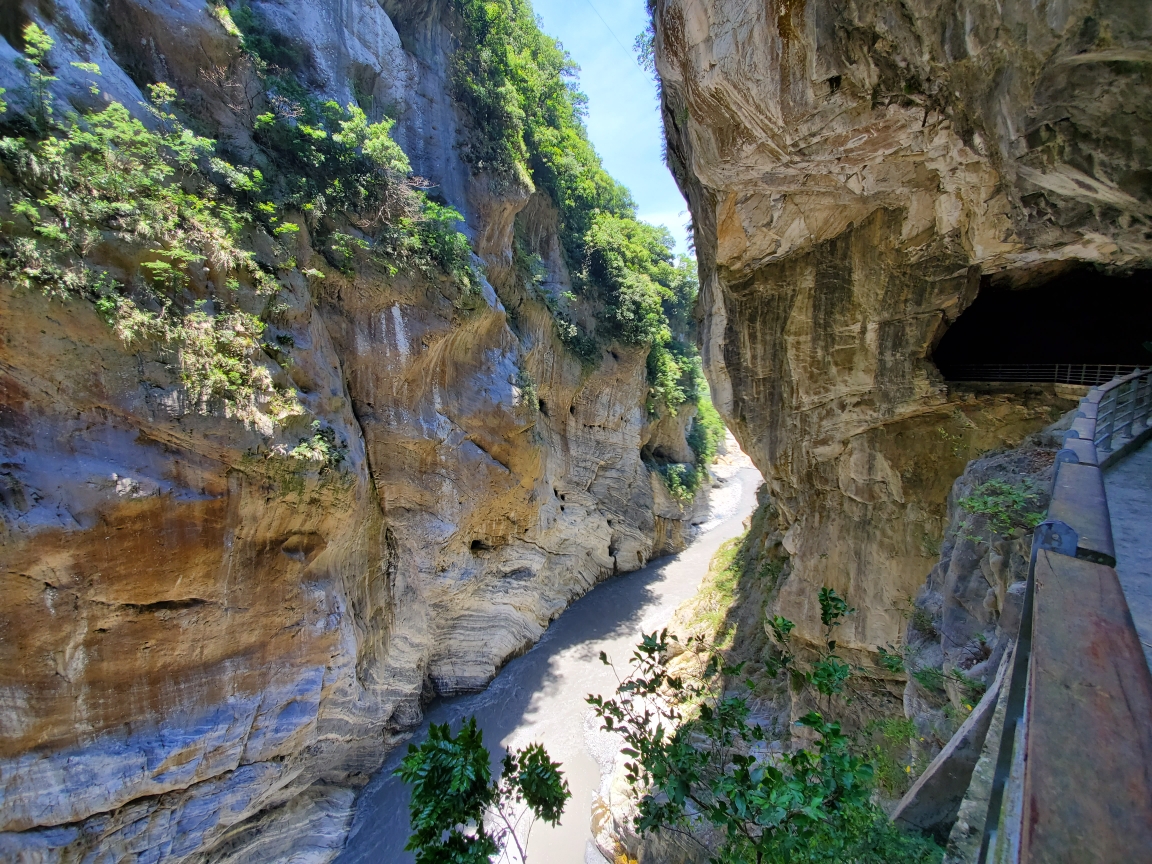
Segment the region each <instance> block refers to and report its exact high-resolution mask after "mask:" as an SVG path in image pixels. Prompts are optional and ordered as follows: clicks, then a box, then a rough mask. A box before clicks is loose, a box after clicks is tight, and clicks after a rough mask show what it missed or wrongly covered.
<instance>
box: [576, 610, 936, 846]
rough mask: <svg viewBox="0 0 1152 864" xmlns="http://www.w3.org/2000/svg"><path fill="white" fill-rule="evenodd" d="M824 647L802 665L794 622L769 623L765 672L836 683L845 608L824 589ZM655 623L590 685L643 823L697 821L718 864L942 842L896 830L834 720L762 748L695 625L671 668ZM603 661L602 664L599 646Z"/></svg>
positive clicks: (864, 765)
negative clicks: (622, 660)
mask: <svg viewBox="0 0 1152 864" xmlns="http://www.w3.org/2000/svg"><path fill="white" fill-rule="evenodd" d="M819 601H820V608H821V620H822V621H823V623H824V625H825V628H826V635H827V637H828V639H827V643H826V644H827V650H826V651H825V652H823V653H822V654H821V655H820V656H819V657H818V658H817V659H816V660H815V661H814V662H811V663H807V664H801V663H799V662H798V661H797V660H796V658H795V657H794V656H793V655H792V654H791V652H790V651H789V650H788V647H787V644H788V639H789V634H790V633H791V631H792V622H790V621H787V620H786V619H784V618H781V617H779V616H777V617H776V618H774V619H773V620H772V621H771V622H769V626H770V629H771V630H772V632H773V633H774V635H775V637H776V639H777V643H778V650H777V653H776V656H775V658H774V666H775V669H774V670H773V669H769V674H770V675H774V674H778V672H779V671H780V670H782V669H784V668H788V669H789V670H790V671H791V672H792V678H793V681H794V684H795V685H796V686H800V687H804V686H811V687H813V688H814V689H816V690H817V691H818V692H820V693H821V694H824V695H825V696H831V695H833V694H835V693H838V692H840V691H841V690H842V689H843V686H844V681H845V679H846V678H847V676H848V674H850V672H851V669H850V667H849V666H848V665H847V664H846V663H844V662H843V661H842V660H840V659H839V658H838V657H837V656H836V653H835V650H836V643H835V641H834V640H833V639H832V638H831V634H832V632H833V630H834V629H835V627H836V625H837V624H838V623H839V621H840V619H842V618H843V617H844V616H845V615H846V614H848V613H849V612H850V611H851V610H849V609H848V606H847V604H846V603H845V602H844V601H843V599H842V598H840V597H839V596H837V595H836V593H835V592H834V591H830V590H828V589H823V590H822V591H821V592H820V596H819ZM673 641H677V640H676V637H675V636H670V635H669V634H668V632H667V631H666V630H665V631H664V632H662V633H653V634H650V635H645V636H644V638H643V641H642V642H641V643H640V644H639V645H638V646H637V648H636V651H635V652H634V653H633V655H632V663H631V670H630V672H629V673H628V674H627V675H626V676H624V677H623V679H622V680H621V683H620V685H619V687H618V688H617V690H616V693H615V695H614V696H611V697H608V698H605V697H602V696H589V697H588V702H589V703H590V704H591V705H592V707H593V710H594V711H595V712H596V714H597V716H599V717H600V719H601V721H602V724H603V728H604V729H605V730H608V731H611V732H615V733H617V734H619V735H620V736H621V737H622V738H623V740H624V744H625V746H624V749H623V751H622V752H623V754H624V755H625V756H626V757H628V759H629V761H628V762H627V763H625V771H626V779H627V780H628V782H629V783H630V784H631V786H632V787H633V789H634V790H635V792H636V795H637V797H638V799H639V800H638V816H637V819H636V828H637V830H638V831H640V832H641V833H645V832H658V831H676V832H678V833H681V834H687V835H688V836H690V837H691V836H693V834H694V832H695V833H699V829H700V827H701V823H702V822H703V823H707V824H710V825H711V826H712V827H713V828H714V829H717V830H718V831H719V832H720V834H721V836H722V838H723V839H722V841H721V843H720V846H719V848H710V849H708V851H709V852H710V853H711V854H712V855H713V858H712V860H713V861H715V862H719V864H748V862H756V864H768V862H771V864H801V862H808V864H844V862H860V864H864V862H868V864H898V862H907V864H929V862H938V861H939V860H940V856H941V852H942V850H940V849H939V847H937V846H936V845H935V844H934V843H932V842H931V841H930V840H926V839H923V838H920V837H916V836H911V835H908V834H905V833H903V832H901V831H900V830H899V829H898V828H897V827H896V826H895V825H894V824H893V823H892V822H891V821H890V820H889V819H888V817H887V816H886V815H885V814H884V812H883V811H882V810H881V809H880V808H879V807H877V806H876V805H875V804H873V803H872V790H873V787H874V784H875V775H876V771H875V768H874V766H873V765H872V763H871V762H870V761H869V760H868V759H867V758H865V757H863V756H861V755H859V754H857V753H855V752H853V747H852V745H851V741H850V739H849V738H848V737H847V736H846V735H844V734H843V733H842V732H841V728H840V725H839V723H837V722H835V721H830V720H828V719H826V718H825V717H823V716H822V715H821V714H819V713H818V712H815V711H812V712H809V713H808V714H806V715H805V716H804V717H802V718H800V720H799V722H798V725H800V726H803V727H806V728H807V729H809V730H811V733H814V735H815V740H814V743H813V745H812V746H811V747H806V748H799V749H796V750H794V751H792V752H788V751H786V750H782V751H779V752H775V753H774V752H772V750H771V749H769V748H768V746H767V745H768V743H769V742H770V741H771V740H772V734H771V732H769V731H768V730H765V729H764V728H763V727H761V726H760V725H758V724H756V723H752V722H749V716H750V714H751V709H750V706H749V704H748V700H747V699H746V698H744V697H743V696H740V695H735V694H733V693H732V691H731V690H729V689H728V685H727V683H726V679H727V678H729V677H734V676H737V675H739V674H740V672H741V669H742V667H743V665H744V664H738V665H735V666H728V665H726V664H725V660H724V658H723V656H722V655H721V654H720V652H718V651H717V650H716V649H715V648H714V647H713V646H711V645H710V644H708V642H707V640H706V639H705V637H704V636H696V637H693V638H691V639H690V640H689V641H688V643H687V644H686V645H685V646H684V650H682V651H681V652H679V654H678V658H677V660H676V668H675V671H673V669H672V668H671V667H670V659H671V656H672V652H671V651H670V648H671V642H673ZM601 660H602V662H604V663H606V664H609V665H611V663H610V661H609V659H608V658H607V656H605V655H604V654H601Z"/></svg>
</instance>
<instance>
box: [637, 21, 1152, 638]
mask: <svg viewBox="0 0 1152 864" xmlns="http://www.w3.org/2000/svg"><path fill="white" fill-rule="evenodd" d="M654 21H655V34H656V39H655V57H656V65H657V68H658V72H659V76H660V79H661V81H662V85H663V106H664V118H665V128H666V131H667V137H668V152H669V161H670V164H671V166H672V168H673V170H674V172H675V173H676V175H677V177H678V179H679V181H680V183H681V187H682V189H683V190H684V192H685V195H686V197H687V199H688V201H689V204H690V207H691V210H692V214H693V222H694V226H695V232H696V249H697V254H698V256H699V261H700V272H701V295H700V296H701V299H700V310H699V314H700V315H701V318H702V350H703V354H704V359H705V368H706V371H707V374H708V377H709V381H710V383H711V385H712V390H713V394H714V396H715V399H716V402H717V406H718V408H719V409H720V411H721V413H722V415H723V416H724V417H725V419H726V421H727V422H728V423H729V425H730V427H731V428H732V430H733V431H734V432H735V434H736V436H737V438H738V439H739V440H740V443H741V445H742V446H743V447H744V449H745V450H746V451H747V452H748V454H749V455H750V456H751V457H752V459H753V460H754V461H755V463H756V465H757V467H758V468H760V470H761V471H762V472H763V474H764V476H765V478H766V480H767V482H768V484H769V486H770V487H771V490H772V495H773V498H774V500H775V501H776V502H777V504H778V506H779V508H780V512H781V515H782V527H783V528H785V529H787V533H786V536H785V539H784V545H785V547H786V548H787V550H788V552H789V553H790V554H791V555H792V571H791V576H790V578H789V579H788V580H787V581H786V582H785V583H784V584H783V585H782V587H781V591H780V597H779V600H778V603H777V611H779V612H780V614H783V615H785V616H786V617H788V618H791V619H793V620H795V621H796V622H797V624H798V629H797V636H799V637H800V638H805V637H806V638H808V639H810V640H813V641H815V640H817V639H818V638H819V632H820V628H819V620H818V612H819V610H818V608H817V607H816V603H815V602H814V600H813V598H814V597H815V594H816V589H817V588H818V587H820V586H821V585H828V586H830V587H832V588H835V589H836V590H837V591H838V592H840V593H841V594H842V595H843V596H846V597H848V598H849V600H850V601H851V603H852V604H853V605H854V606H856V607H857V608H858V609H859V614H858V615H856V616H854V617H853V619H852V620H851V621H850V622H849V623H848V624H847V625H846V626H845V627H844V628H843V632H841V633H840V639H841V645H842V646H844V647H845V648H849V649H856V650H859V651H868V650H874V647H875V646H877V645H884V644H886V643H888V642H892V643H896V642H897V641H898V640H899V639H900V637H901V634H902V631H903V629H904V622H903V619H902V617H901V614H900V612H899V611H898V610H899V609H900V607H901V606H902V605H903V606H906V605H907V603H908V602H909V601H910V600H911V599H912V598H913V597H914V596H915V594H916V593H917V590H918V589H919V587H920V585H921V584H922V583H923V580H924V574H925V573H927V572H928V571H929V570H930V569H931V568H932V566H933V563H934V559H935V550H936V548H937V546H938V543H939V541H940V539H941V537H942V536H943V533H944V527H945V519H946V514H945V501H946V498H947V495H948V490H949V487H950V485H951V482H952V480H953V479H954V478H955V477H957V476H958V475H959V474H960V473H961V471H962V470H963V468H964V465H965V464H966V463H967V461H968V460H969V459H971V458H973V457H975V456H976V455H978V454H979V453H981V452H984V451H986V450H988V449H991V448H995V447H1000V446H1004V445H1013V444H1016V443H1018V442H1019V441H1020V440H1021V439H1023V437H1024V436H1025V435H1026V434H1028V433H1030V432H1032V431H1035V430H1036V429H1039V428H1042V427H1043V426H1045V425H1047V424H1048V423H1050V422H1051V421H1052V420H1053V419H1055V417H1056V416H1058V415H1059V414H1060V413H1063V411H1064V410H1067V409H1068V408H1070V407H1071V406H1072V402H1071V400H1070V399H1065V398H1063V397H1062V396H1060V395H1059V394H1053V393H1051V392H1049V393H1047V394H1045V393H1042V392H1040V391H1038V390H1033V391H1028V392H1008V391H1000V392H996V391H995V390H993V391H992V392H982V391H977V390H960V389H957V388H956V387H953V386H950V385H949V384H948V383H946V382H945V381H944V380H943V379H942V377H941V375H940V374H939V372H938V371H937V369H936V367H935V366H934V365H933V363H932V360H931V352H932V348H933V346H934V344H936V343H937V342H938V340H939V339H940V338H941V336H942V335H943V333H944V332H945V330H946V329H947V328H948V326H949V325H950V323H951V322H953V321H954V320H955V319H956V318H957V316H958V315H959V314H960V313H961V312H962V311H963V310H964V309H965V307H966V306H967V305H968V304H970V303H971V302H972V300H973V299H974V298H975V296H976V294H977V292H979V291H991V290H998V289H999V290H1005V289H1006V288H1008V287H1019V286H1024V285H1030V286H1036V285H1038V284H1041V283H1042V282H1043V280H1044V279H1046V278H1049V277H1050V276H1051V275H1052V274H1053V273H1057V272H1062V271H1064V270H1066V269H1068V268H1070V267H1073V266H1076V265H1083V264H1092V265H1096V266H1100V267H1104V268H1108V269H1110V270H1112V271H1114V272H1123V271H1124V270H1125V268H1130V267H1137V266H1147V263H1148V262H1149V261H1150V260H1152V233H1150V232H1149V230H1148V217H1149V214H1150V213H1152V187H1149V185H1148V182H1147V177H1148V174H1147V169H1148V165H1149V164H1152V145H1150V143H1149V142H1150V140H1152V139H1150V138H1149V136H1148V130H1149V129H1150V128H1152V113H1150V110H1152V109H1150V108H1149V106H1150V105H1152V100H1150V99H1149V95H1150V94H1149V89H1148V86H1149V85H1148V79H1147V75H1146V68H1147V67H1146V64H1147V60H1148V58H1149V57H1150V56H1152V54H1149V49H1150V46H1152V17H1150V14H1149V10H1148V8H1147V5H1146V4H1143V3H1139V2H1125V0H1117V2H1108V3H1097V2H1087V0H1083V2H1071V3H1062V4H1054V3H1040V4H1029V3H1007V4H1004V3H992V2H987V0H960V2H955V3H938V2H927V0H918V2H912V3H904V4H901V5H899V6H893V5H892V4H889V3H880V2H868V0H865V2H856V3H851V4H843V3H836V2H825V0H808V2H791V0H788V2H785V0H774V2H770V3H752V2H748V0H716V2H703V0H656V3H655V8H654ZM1038 294H1039V295H1040V296H1042V292H1038ZM1090 302H1097V303H1099V302H1107V298H1093V299H1092V300H1091V301H1090Z"/></svg>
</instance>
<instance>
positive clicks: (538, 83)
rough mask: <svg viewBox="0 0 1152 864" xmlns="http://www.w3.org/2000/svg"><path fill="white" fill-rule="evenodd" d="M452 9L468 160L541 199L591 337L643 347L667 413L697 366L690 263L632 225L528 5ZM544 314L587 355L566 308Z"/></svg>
mask: <svg viewBox="0 0 1152 864" xmlns="http://www.w3.org/2000/svg"><path fill="white" fill-rule="evenodd" d="M454 8H455V10H456V13H457V15H458V17H459V21H460V26H459V27H458V32H459V37H460V42H461V44H460V48H459V50H458V51H456V53H455V55H454V57H453V64H454V66H453V87H454V94H455V96H456V99H457V100H458V101H459V102H460V104H461V105H462V106H463V107H464V109H465V112H466V115H467V117H468V122H469V129H468V134H467V135H466V137H465V139H464V141H463V142H462V149H463V152H464V155H465V158H467V159H468V160H469V161H470V162H471V163H472V165H473V167H474V168H475V169H476V171H477V172H480V171H484V172H487V173H488V174H489V175H490V176H492V177H494V178H496V180H497V182H498V183H518V184H521V185H525V186H531V185H535V186H536V187H537V188H539V189H541V190H543V191H544V192H546V193H547V194H548V196H549V197H550V198H551V199H552V201H553V203H554V204H555V205H556V208H557V210H558V211H559V214H560V243H561V248H562V250H563V254H564V258H565V260H566V263H567V265H568V269H569V271H570V272H571V273H572V277H573V282H574V287H575V292H576V297H577V298H578V299H582V300H585V301H587V302H589V303H590V304H592V305H593V306H594V307H596V308H597V309H598V310H599V314H598V315H597V318H598V327H597V333H596V337H595V338H598V339H599V340H602V341H606V340H616V341H619V342H621V343H623V344H625V345H646V346H650V349H651V356H650V358H649V364H648V370H649V383H650V384H651V388H652V393H651V396H652V398H653V399H654V400H655V401H657V402H661V403H663V404H665V405H667V406H668V407H669V408H670V409H673V410H674V409H675V408H676V406H677V405H680V404H683V403H684V402H687V401H693V400H695V398H696V387H697V384H698V381H699V380H700V375H699V364H698V361H697V359H696V349H695V345H694V339H693V337H692V335H691V332H690V331H691V324H690V321H689V320H688V317H687V314H686V311H687V310H689V309H690V308H691V307H692V305H693V304H694V303H695V300H696V291H697V284H696V275H695V262H694V261H691V260H690V259H687V258H683V259H681V260H679V261H677V260H676V258H675V256H674V255H673V253H672V251H671V250H672V247H673V245H674V244H673V241H672V237H671V235H670V234H669V233H668V231H667V230H666V229H664V228H660V227H657V226H653V225H648V224H646V223H643V222H640V221H639V220H638V219H637V218H636V206H635V203H634V202H633V200H632V197H631V195H630V194H629V192H628V190H627V189H625V188H624V187H623V186H621V185H620V184H619V183H617V182H616V181H615V180H613V179H612V177H611V176H610V175H609V174H608V173H607V172H606V171H605V170H604V168H603V166H602V165H601V163H600V157H599V156H598V155H597V154H596V151H595V150H594V149H593V147H592V145H591V143H590V142H589V140H588V135H587V131H586V129H585V127H584V122H583V117H584V107H585V104H586V101H587V100H586V98H585V96H584V95H583V94H582V93H580V92H579V90H577V89H576V84H575V78H576V73H577V71H578V70H577V67H576V65H575V64H574V63H573V62H572V59H571V58H570V57H569V56H568V54H567V53H566V52H565V51H564V50H563V48H561V46H560V44H559V43H558V42H557V41H556V40H555V39H553V38H551V37H550V36H547V35H546V34H544V33H542V32H541V31H540V29H539V27H538V26H537V24H536V19H535V16H534V15H533V13H532V7H531V4H530V3H529V2H527V0H455V3H454ZM552 305H553V306H556V304H555V303H553V304H552ZM553 312H554V314H555V315H556V316H557V331H558V333H559V335H560V337H561V339H562V340H563V341H564V342H565V344H567V345H568V346H569V347H570V348H572V349H573V351H574V352H575V353H576V354H577V355H578V356H580V357H581V359H582V360H585V361H592V360H594V359H595V358H596V357H597V356H598V353H599V352H598V350H597V349H596V347H595V345H594V344H589V340H590V337H589V334H587V333H585V332H583V329H582V328H581V327H580V326H579V325H577V324H575V323H574V322H573V320H572V318H571V317H570V316H568V315H567V314H566V312H565V310H563V309H560V308H553ZM673 345H675V346H676V347H675V348H673V347H671V346H673Z"/></svg>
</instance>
